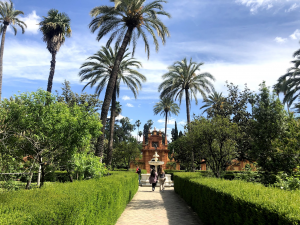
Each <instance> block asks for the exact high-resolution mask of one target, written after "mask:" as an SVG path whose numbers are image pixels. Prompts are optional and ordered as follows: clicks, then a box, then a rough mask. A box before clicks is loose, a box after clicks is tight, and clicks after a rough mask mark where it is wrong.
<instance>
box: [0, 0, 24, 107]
mask: <svg viewBox="0 0 300 225" xmlns="http://www.w3.org/2000/svg"><path fill="white" fill-rule="evenodd" d="M19 15H24V12H22V11H20V10H15V8H14V4H13V2H12V1H11V0H9V2H2V1H1V2H0V23H2V24H1V26H0V33H1V34H2V39H1V48H0V101H1V96H2V77H3V54H4V42H5V35H6V30H7V27H8V26H11V27H12V28H13V30H14V33H15V35H17V28H16V25H17V26H19V27H20V28H21V29H22V34H24V32H25V28H26V27H27V25H26V24H25V23H24V22H23V21H21V20H19V18H18V17H17V16H19Z"/></svg>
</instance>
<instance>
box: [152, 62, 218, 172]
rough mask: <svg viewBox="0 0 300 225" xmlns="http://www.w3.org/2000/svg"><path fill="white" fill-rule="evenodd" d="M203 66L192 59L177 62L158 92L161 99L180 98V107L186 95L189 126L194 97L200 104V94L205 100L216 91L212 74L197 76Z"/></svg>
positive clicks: (171, 67)
mask: <svg viewBox="0 0 300 225" xmlns="http://www.w3.org/2000/svg"><path fill="white" fill-rule="evenodd" d="M202 65H203V63H196V62H193V61H192V59H190V62H189V63H188V62H187V59H186V58H184V59H183V60H182V61H177V62H175V63H174V64H173V65H172V66H170V67H169V68H168V69H169V72H168V73H165V74H164V75H163V76H162V78H163V79H164V81H163V82H162V83H161V84H160V85H159V87H158V91H159V92H161V94H160V97H161V98H162V97H171V98H175V100H176V99H177V98H178V100H179V105H180V104H181V100H182V98H183V96H184V95H185V102H186V116H187V124H189V123H190V122H191V119H190V107H191V103H190V101H191V100H192V99H193V97H194V99H195V101H196V104H198V100H197V93H198V92H199V93H200V94H201V95H202V97H203V98H206V93H210V91H214V87H213V84H212V83H211V82H210V81H209V79H210V80H213V81H214V80H215V78H214V77H213V76H212V75H211V74H210V73H202V74H199V75H196V72H197V71H199V70H200V66H202ZM192 154H193V152H192ZM193 158H194V157H193V155H192V161H193ZM192 166H193V163H192ZM192 170H193V169H192Z"/></svg>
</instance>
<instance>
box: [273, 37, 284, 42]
mask: <svg viewBox="0 0 300 225" xmlns="http://www.w3.org/2000/svg"><path fill="white" fill-rule="evenodd" d="M286 40H287V39H286V38H282V37H276V38H275V39H274V41H276V42H277V43H284V42H286Z"/></svg>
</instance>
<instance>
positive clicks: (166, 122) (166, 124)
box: [165, 111, 168, 145]
mask: <svg viewBox="0 0 300 225" xmlns="http://www.w3.org/2000/svg"><path fill="white" fill-rule="evenodd" d="M165 113H166V119H165V140H166V137H167V126H168V112H166V111H165ZM166 144H167V143H165V145H166Z"/></svg>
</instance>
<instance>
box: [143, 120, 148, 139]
mask: <svg viewBox="0 0 300 225" xmlns="http://www.w3.org/2000/svg"><path fill="white" fill-rule="evenodd" d="M148 131H149V125H148V123H145V125H144V130H143V135H144V137H145V143H147V142H148Z"/></svg>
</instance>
